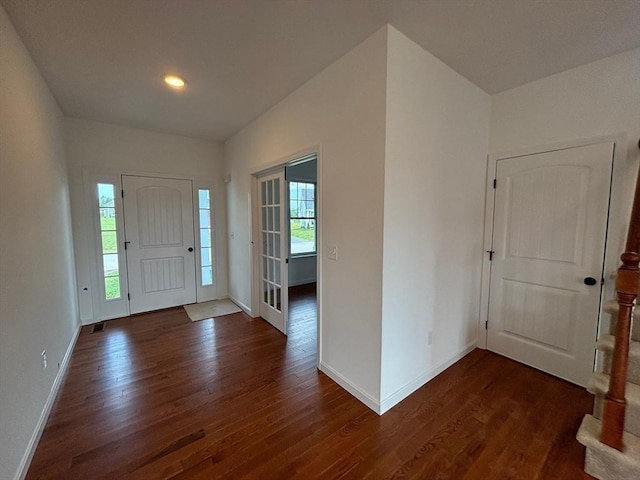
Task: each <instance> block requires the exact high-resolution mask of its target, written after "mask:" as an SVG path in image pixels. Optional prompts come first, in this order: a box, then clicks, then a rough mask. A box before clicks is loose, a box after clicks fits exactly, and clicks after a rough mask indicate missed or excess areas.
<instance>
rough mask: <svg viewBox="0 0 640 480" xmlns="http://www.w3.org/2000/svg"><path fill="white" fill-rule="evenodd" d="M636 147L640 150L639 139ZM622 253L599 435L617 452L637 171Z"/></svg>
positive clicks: (638, 217) (638, 245)
mask: <svg viewBox="0 0 640 480" xmlns="http://www.w3.org/2000/svg"><path fill="white" fill-rule="evenodd" d="M638 148H640V140H639V141H638ZM625 250H626V251H625V253H623V254H622V257H621V259H622V266H621V267H620V268H619V269H618V277H617V279H616V294H617V300H618V321H617V323H616V331H615V343H614V346H613V361H612V363H611V377H610V380H609V390H608V392H607V395H606V396H605V398H604V409H603V412H602V431H601V432H600V441H601V442H602V443H604V444H606V445H609V446H610V447H613V448H615V449H617V450H622V448H623V443H622V436H623V432H624V417H625V410H626V401H625V390H626V382H627V365H628V363H629V342H630V340H631V323H632V316H633V306H634V304H635V302H636V299H637V298H638V294H639V293H640V269H639V268H638V265H639V263H640V169H638V179H637V180H636V192H635V196H634V199H633V208H632V210H631V219H630V222H629V232H628V234H627V244H626V247H625Z"/></svg>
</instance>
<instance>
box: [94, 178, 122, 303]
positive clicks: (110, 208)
mask: <svg viewBox="0 0 640 480" xmlns="http://www.w3.org/2000/svg"><path fill="white" fill-rule="evenodd" d="M98 206H99V209H100V238H101V247H102V269H103V278H104V297H105V300H115V299H118V298H121V292H120V272H119V270H118V232H117V231H116V208H115V186H114V185H113V184H105V183H99V184H98Z"/></svg>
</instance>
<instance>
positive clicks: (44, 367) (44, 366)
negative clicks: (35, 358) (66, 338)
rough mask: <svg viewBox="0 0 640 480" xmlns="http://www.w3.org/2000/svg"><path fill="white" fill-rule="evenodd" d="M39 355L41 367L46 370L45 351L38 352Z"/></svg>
mask: <svg viewBox="0 0 640 480" xmlns="http://www.w3.org/2000/svg"><path fill="white" fill-rule="evenodd" d="M40 356H41V357H42V368H43V369H44V370H46V369H47V351H46V350H42V353H41V354H40Z"/></svg>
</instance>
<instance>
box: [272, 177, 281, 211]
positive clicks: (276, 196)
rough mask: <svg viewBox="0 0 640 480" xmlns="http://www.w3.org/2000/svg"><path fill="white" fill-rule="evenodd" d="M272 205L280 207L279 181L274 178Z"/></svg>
mask: <svg viewBox="0 0 640 480" xmlns="http://www.w3.org/2000/svg"><path fill="white" fill-rule="evenodd" d="M273 203H274V204H275V205H280V179H279V178H276V179H275V180H274V181H273Z"/></svg>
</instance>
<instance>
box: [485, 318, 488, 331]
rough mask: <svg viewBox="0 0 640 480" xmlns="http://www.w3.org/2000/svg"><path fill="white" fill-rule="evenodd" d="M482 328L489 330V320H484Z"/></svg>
mask: <svg viewBox="0 0 640 480" xmlns="http://www.w3.org/2000/svg"><path fill="white" fill-rule="evenodd" d="M484 329H485V330H489V320H487V321H485V322H484Z"/></svg>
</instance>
